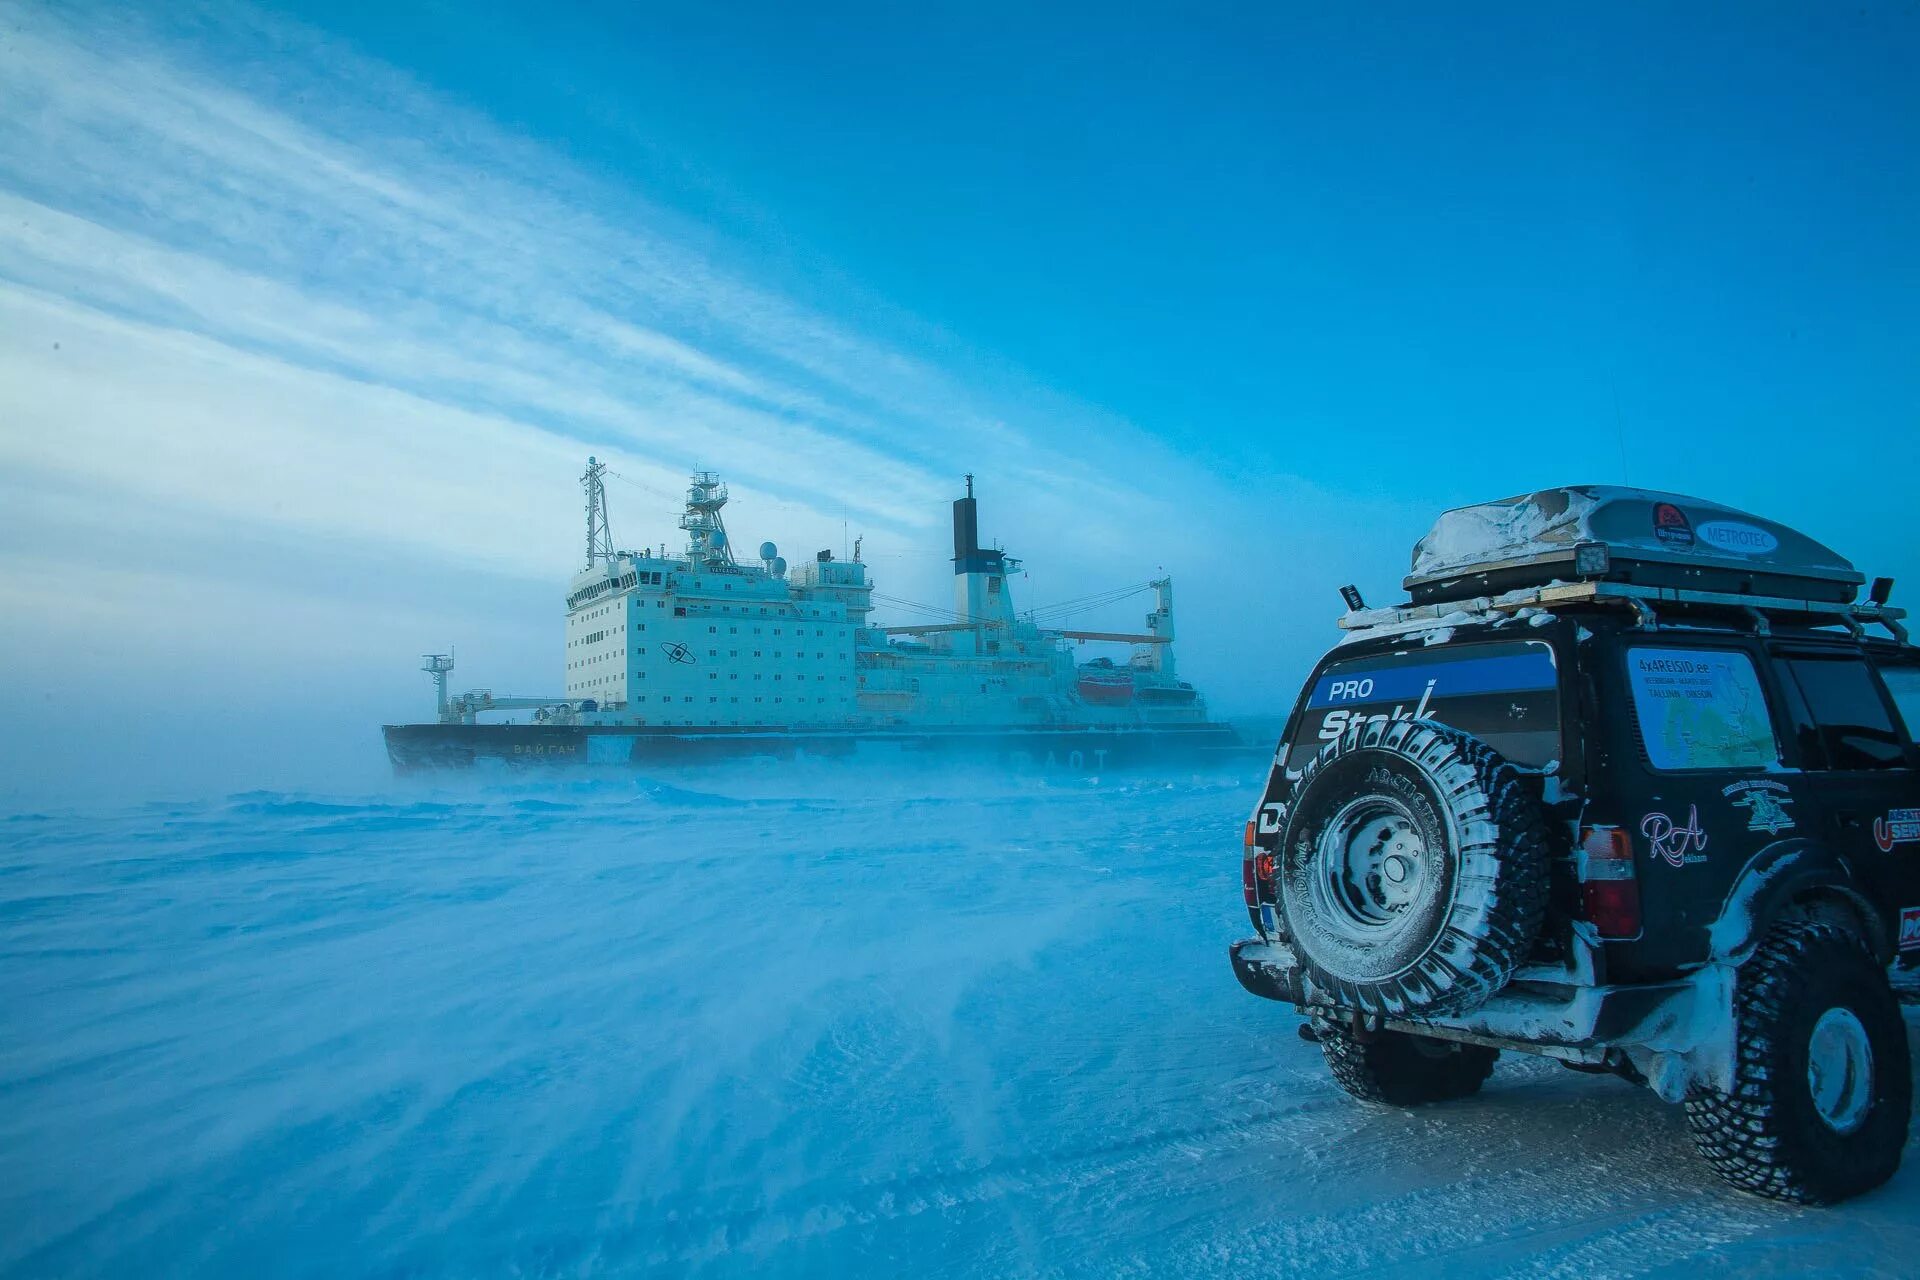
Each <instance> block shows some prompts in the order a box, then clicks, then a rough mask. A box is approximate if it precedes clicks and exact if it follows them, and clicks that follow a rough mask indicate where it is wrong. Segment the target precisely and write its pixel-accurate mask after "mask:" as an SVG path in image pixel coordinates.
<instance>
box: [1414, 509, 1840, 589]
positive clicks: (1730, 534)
mask: <svg viewBox="0 0 1920 1280" xmlns="http://www.w3.org/2000/svg"><path fill="white" fill-rule="evenodd" d="M1572 578H1582V579H1590V580H1604V581H1609V582H1622V583H1633V584H1637V585H1640V586H1648V587H1670V588H1678V589H1687V590H1698V591H1706V592H1720V593H1725V594H1730V595H1750V596H1768V597H1776V598H1785V599H1802V600H1806V601H1821V602H1825V603H1827V604H1847V603H1850V602H1851V601H1852V600H1853V598H1854V596H1855V595H1856V594H1857V593H1858V592H1859V589H1860V585H1861V583H1863V582H1864V581H1865V578H1864V577H1863V576H1862V575H1861V574H1860V573H1859V572H1858V571H1857V570H1856V569H1855V568H1854V567H1853V565H1852V564H1850V563H1848V562H1847V560H1846V559H1845V558H1843V557H1842V556H1840V555H1839V554H1838V553H1836V552H1834V551H1833V550H1832V549H1830V548H1828V547H1826V546H1823V545H1822V544H1820V543H1818V542H1815V541H1814V540H1813V539H1812V538H1809V537H1807V536H1806V535H1805V534H1803V533H1800V532H1798V531H1796V530H1794V529H1790V528H1788V527H1787V526H1786V525H1783V524H1780V523H1778V522H1776V521H1772V520H1766V519H1762V518H1760V517H1758V516H1752V515H1748V514H1747V513H1745V512H1743V511H1737V510H1735V509H1733V508H1732V507H1726V506H1722V505H1720V504H1719V503H1716V502H1708V501H1705V500H1704V499H1700V498H1689V497H1685V496H1682V495H1680V494H1672V493H1654V492H1651V491H1648V490H1645V489H1627V488H1620V487H1617V486H1613V485H1568V486H1564V487H1561V488H1557V489H1541V490H1539V491H1537V492H1535V493H1526V494H1520V495H1518V496H1517V497H1512V498H1502V499H1501V500H1499V501H1497V502H1483V503H1478V504H1476V505H1474V506H1468V507H1458V508H1455V509H1454V510H1452V511H1448V512H1445V513H1443V514H1442V515H1441V517H1440V519H1439V520H1437V521H1436V522H1435V523H1434V526H1433V528H1432V529H1431V530H1430V531H1429V532H1428V533H1427V536H1426V537H1424V538H1422V539H1420V541H1419V542H1417V543H1415V544H1414V548H1413V565H1412V572H1410V573H1409V574H1408V575H1407V577H1406V579H1405V580H1404V583H1403V585H1404V586H1405V587H1406V589H1407V591H1408V592H1409V593H1410V594H1411V595H1412V597H1413V600H1414V603H1415V604H1428V603H1433V602H1437V601H1445V600H1461V599H1469V598H1473V597H1476V596H1492V595H1497V594H1499V593H1501V592H1503V591H1507V590H1510V589H1513V588H1519V587H1530V586H1543V585H1545V584H1547V583H1549V582H1553V581H1556V580H1562V579H1572Z"/></svg>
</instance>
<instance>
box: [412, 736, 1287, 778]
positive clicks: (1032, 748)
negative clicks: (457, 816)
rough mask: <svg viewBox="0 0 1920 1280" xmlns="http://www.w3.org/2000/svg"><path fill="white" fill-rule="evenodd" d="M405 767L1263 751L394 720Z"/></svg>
mask: <svg viewBox="0 0 1920 1280" xmlns="http://www.w3.org/2000/svg"><path fill="white" fill-rule="evenodd" d="M382 732H383V733H384V735H385V737H386V743H387V757H388V759H389V760H391V761H392V762H393V767H394V771H395V772H396V773H402V774H406V773H415V772H420V771H425V770H433V769H463V768H471V767H473V766H475V765H479V764H483V763H484V764H488V765H492V764H495V763H498V764H504V765H507V766H509V767H521V768H532V769H539V768H554V767H567V766H593V765H597V766H612V767H617V766H635V765H667V764H702V763H716V762H720V761H728V760H742V759H752V758H756V757H758V758H765V759H779V760H790V759H794V758H796V757H800V756H809V757H819V758H829V759H832V758H844V757H848V756H853V755H887V754H893V755H900V756H954V757H964V758H971V759H984V760H989V761H993V762H997V763H1000V764H1003V765H1006V766H1008V767H1010V768H1018V769H1034V770H1047V769H1065V770H1071V771H1075V772H1093V771H1098V770H1101V769H1108V768H1126V767H1131V766H1134V765H1139V764H1149V763H1155V762H1182V763H1185V762H1194V763H1203V762H1205V761H1208V760H1229V759H1234V758H1238V757H1244V756H1247V755H1250V754H1255V753H1259V752H1261V751H1262V750H1263V749H1262V748H1255V747H1249V746H1248V745H1247V744H1245V743H1244V742H1242V741H1241V739H1240V738H1239V736H1238V735H1237V734H1235V733H1234V731H1233V728H1232V727H1231V726H1230V725H1225V724H1188V725H1165V726H1152V727H1144V726H1102V725H1049V726H1045V727H1032V728H1025V727H1017V728H1016V727H1009V728H997V729H996V728H986V729H977V728H954V729H902V728H896V729H865V730H849V729H780V730H768V729H758V728H756V729H731V728H725V727H718V728H704V729H694V728H685V729H682V728H674V727H668V726H660V727H641V726H629V725H538V724H390V725H387V726H386V727H385V728H384V729H383V731H382Z"/></svg>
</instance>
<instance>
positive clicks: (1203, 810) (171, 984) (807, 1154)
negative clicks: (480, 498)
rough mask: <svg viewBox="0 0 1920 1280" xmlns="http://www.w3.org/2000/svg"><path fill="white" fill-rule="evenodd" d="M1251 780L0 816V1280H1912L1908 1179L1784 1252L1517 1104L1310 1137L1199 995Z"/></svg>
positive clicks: (1915, 1241) (1226, 979)
mask: <svg viewBox="0 0 1920 1280" xmlns="http://www.w3.org/2000/svg"><path fill="white" fill-rule="evenodd" d="M1254 772H1257V770H1250V771H1248V772H1247V775H1246V776H1220V777H1198V778H1196V777H1180V778H1175V779H1143V778H1130V779H1121V778H1108V779H1103V780H1098V781H1079V782H1054V783H1052V784H1048V783H1045V782H1043V781H1040V780H1036V779H1023V778H1009V777H1005V776H1001V775H994V774H986V773H980V774H967V773H959V774H956V773H953V772H915V771H890V772H878V773H876V772H872V771H867V770H859V769H855V768H851V767H849V768H829V767H821V768H815V769H800V770H797V771H796V770H779V771H773V770H763V769H742V770H735V771H720V772H685V773H675V774H671V775H667V774H658V775H649V776H642V777H634V776H620V777H606V778H595V779H591V780H586V779H581V780H567V779H558V778H549V779H545V780H531V781H530V780H524V779H521V780H513V781H502V782H499V783H498V785H485V782H484V780H478V779H474V780H467V781H465V782H463V783H460V784H456V785H454V786H441V787H435V786H421V787H401V786H395V787H394V788H393V789H391V790H387V791H383V792H381V793H379V794H372V795H359V796H352V795H303V794H282V793H255V794H245V795H236V796H232V797H229V798H226V799H224V800H220V801H215V802H204V803H201V802H196V803H190V804H187V803H183V804H152V805H146V806H143V807H138V808H130V809H124V810H118V811H110V812H93V813H64V812H62V813H46V814H25V813H22V814H15V815H13V816H11V817H8V818H6V819H4V821H0V1272H4V1273H6V1274H10V1275H48V1276H54V1275H58V1276H74V1275H117V1276H142V1277H146V1276H260V1275H269V1274H273V1275H296V1276H300V1275H324V1276H336V1275H375V1276H384V1275H405V1276H441V1275H455V1276H469V1275H471V1276H492V1275H516V1276H548V1275H551V1276H595V1275H626V1274H648V1273H663V1274H682V1273H685V1274H696V1275H746V1274H751V1275H796V1274H804V1275H823V1276H825V1275H842V1274H861V1275H884V1276H892V1275H908V1274H911V1275H925V1276H1000V1275H1075V1274H1096V1275H1103V1276H1109V1275H1170V1276H1246V1275H1263V1276H1289V1275H1301V1276H1308V1275H1311V1276H1328V1275H1350V1274H1367V1275H1401V1274H1404V1275H1418V1276H1423V1277H1424V1276H1456V1275H1457V1276H1466V1275H1473V1276H1480V1275H1498V1274H1513V1275H1526V1276H1539V1275H1566V1276H1578V1277H1583V1278H1585V1277H1598V1276H1613V1275H1621V1276H1641V1275H1671V1276H1682V1275H1684V1276H1687V1277H1690V1278H1693V1277H1702V1276H1734V1275H1740V1276H1747V1275H1798V1274H1806V1273H1810V1272H1817V1273H1826V1274H1845V1275H1871V1274H1879V1275H1889V1276H1892V1275H1903V1276H1910V1275H1912V1274H1914V1271H1913V1259H1915V1258H1916V1257H1920V1159H1916V1158H1914V1154H1915V1153H1913V1152H1912V1151H1911V1149H1910V1150H1909V1160H1908V1164H1907V1168H1906V1169H1905V1170H1904V1171H1903V1172H1902V1173H1901V1175H1900V1176H1899V1178H1898V1179H1897V1180H1896V1181H1895V1183H1894V1184H1893V1185H1892V1186H1891V1187H1889V1188H1887V1189H1885V1190H1883V1191H1881V1192H1879V1193H1877V1194H1875V1195H1873V1196H1870V1197H1867V1198H1865V1199H1863V1200H1860V1201H1858V1202H1855V1203H1853V1204H1851V1205H1847V1206H1845V1207H1842V1208H1840V1209H1836V1210H1826V1211H1817V1210H1798V1209H1791V1208H1786V1207H1782V1206H1779V1205H1774V1204H1770V1203H1766V1202H1763V1201H1759V1200H1755V1199H1751V1198H1749V1197H1746V1196H1743V1195H1741V1194H1739V1193H1737V1192H1734V1191H1731V1190H1728V1189H1725V1188H1723V1187H1722V1186H1721V1185H1720V1184H1719V1183H1717V1182H1716V1181H1715V1180H1714V1179H1713V1177H1712V1176H1711V1174H1710V1173H1709V1172H1708V1171H1707V1169H1706V1168H1705V1167H1704V1166H1703V1165H1702V1164H1701V1163H1700V1162H1699V1161H1698V1160H1696V1159H1695V1158H1694V1156H1693V1154H1692V1151H1691V1149H1690V1147H1689V1144H1688V1141H1687V1138H1686V1135H1685V1132H1684V1129H1683V1126H1682V1123H1681V1118H1680V1116H1679V1114H1678V1113H1677V1111H1675V1110H1674V1109H1672V1108H1669V1107H1666V1106H1663V1105H1661V1104H1660V1103H1658V1102H1657V1101H1656V1100H1654V1099H1653V1098H1652V1097H1651V1096H1650V1095H1648V1094H1647V1093H1645V1092H1642V1091H1638V1090H1635V1089H1632V1088H1630V1087H1628V1086H1626V1085H1624V1084H1622V1083H1619V1082H1617V1081H1612V1080H1606V1079H1596V1078H1590V1077H1585V1076H1579V1075H1575V1074H1573V1073H1571V1072H1567V1071H1564V1070H1561V1069H1560V1068H1558V1067H1555V1066H1553V1065H1552V1064H1550V1063H1545V1062H1542V1061H1537V1060H1532V1059H1514V1058H1512V1057H1511V1056H1510V1057H1509V1058H1508V1059H1506V1060H1503V1062H1502V1065H1501V1067H1500V1068H1499V1070H1498V1071H1497V1072H1496V1074H1495V1076H1494V1078H1493V1081H1492V1082H1491V1084H1490V1085H1489V1087H1488V1088H1487V1090H1486V1091H1485V1093H1484V1094H1482V1095H1481V1096H1479V1097H1477V1098H1475V1099H1472V1100H1470V1101H1467V1102H1463V1103H1459V1104H1455V1105H1451V1106H1447V1107H1443V1108H1434V1109H1429V1110H1426V1111H1422V1112H1417V1113H1401V1112H1395V1111H1389V1110H1380V1109H1373V1108H1368V1107H1363V1106H1360V1105H1358V1104H1355V1103H1352V1102H1350V1101H1349V1100H1347V1099H1346V1098H1345V1096H1344V1095H1341V1094H1339V1093H1338V1092H1337V1091H1336V1090H1335V1089H1334V1087H1333V1085H1332V1084H1331V1083H1330V1082H1329V1080H1328V1078H1327V1074H1326V1072H1325V1070H1324V1068H1323V1067H1322V1065H1321V1062H1320V1057H1319V1052H1318V1050H1317V1049H1315V1048H1314V1046H1312V1045H1310V1044H1306V1043H1303V1042H1301V1041H1300V1040H1299V1039H1298V1038H1297V1037H1296V1036H1295V1032H1294V1027H1295V1021H1296V1019H1295V1018H1294V1017H1293V1016H1292V1015H1291V1013H1290V1012H1289V1011H1288V1010H1286V1009H1284V1008H1282V1007H1281V1006H1278V1005H1272V1004H1268V1003H1265V1002H1262V1001H1258V1000H1255V999H1254V998H1253V997H1251V996H1248V995H1245V994H1244V993H1243V992H1241V990H1240V989H1239V987H1238V986H1237V985H1236V984H1235V983H1234V981H1233V978H1232V976H1231V974H1230V973H1229V971H1228V969H1227V965H1226V958H1225V950H1224V949H1225V945H1226V943H1227V942H1228V941H1229V940H1231V939H1232V938H1234V937H1236V936H1238V935H1239V934H1240V932H1241V931H1242V929H1243V928H1244V924H1245V921H1244V917H1242V916H1241V913H1240V910H1239V906H1238V902H1239V883H1238V875H1239V871H1238V861H1237V859H1238V847H1237V846H1238V830H1239V824H1240V822H1241V820H1242V818H1243V817H1244V814H1245V812H1246V810H1247V809H1248V807H1249V806H1250V804H1251V801H1252V798H1253V793H1252V790H1251V785H1252V777H1251V775H1252V773H1254ZM1912 1025H1913V1024H1911V1023H1910V1029H1911V1027H1912Z"/></svg>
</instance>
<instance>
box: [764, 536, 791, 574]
mask: <svg viewBox="0 0 1920 1280" xmlns="http://www.w3.org/2000/svg"><path fill="white" fill-rule="evenodd" d="M767 545H768V546H772V545H773V544H772V543H768V544H767ZM773 572H774V575H775V576H776V577H779V576H784V575H785V574H786V572H787V558H786V557H785V556H775V557H774V558H773Z"/></svg>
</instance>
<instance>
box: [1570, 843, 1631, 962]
mask: <svg viewBox="0 0 1920 1280" xmlns="http://www.w3.org/2000/svg"><path fill="white" fill-rule="evenodd" d="M1579 871H1580V902H1581V905H1582V907H1583V908H1584V909H1585V915H1586V917H1587V919H1588V921H1590V922H1591V923H1592V925H1593V927H1594V928H1595V929H1597V930H1599V931H1600V936H1601V937H1603V938H1614V939H1622V938H1637V937H1639V936H1640V882H1639V881H1638V880H1637V879H1635V878H1634V872H1633V841H1632V839H1631V838H1630V837H1629V836H1628V835H1627V833H1626V832H1625V831H1624V830H1622V829H1621V828H1619V827H1606V826H1596V827H1582V828H1580V866H1579Z"/></svg>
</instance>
